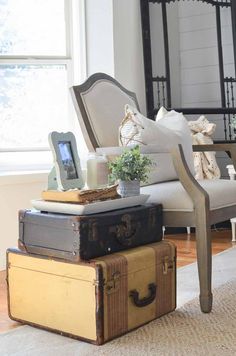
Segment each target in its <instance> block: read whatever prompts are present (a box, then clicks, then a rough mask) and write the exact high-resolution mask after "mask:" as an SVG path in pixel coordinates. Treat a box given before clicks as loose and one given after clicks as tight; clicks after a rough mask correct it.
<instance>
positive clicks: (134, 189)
mask: <svg viewBox="0 0 236 356" xmlns="http://www.w3.org/2000/svg"><path fill="white" fill-rule="evenodd" d="M118 193H119V194H120V195H121V196H122V198H124V197H132V196H134V195H140V181H139V180H131V181H124V180H120V181H119V187H118Z"/></svg>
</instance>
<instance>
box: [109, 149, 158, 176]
mask: <svg viewBox="0 0 236 356" xmlns="http://www.w3.org/2000/svg"><path fill="white" fill-rule="evenodd" d="M152 164H153V163H152V160H151V159H149V158H148V157H147V156H144V155H142V154H141V153H140V148H139V146H135V147H134V148H131V149H130V150H128V149H127V150H125V151H124V153H123V154H122V155H120V156H119V157H117V158H116V159H115V160H114V161H113V162H111V163H109V168H110V170H111V173H110V177H109V178H110V179H111V181H115V180H118V179H119V180H123V181H132V180H139V181H140V182H141V181H142V182H146V181H147V179H148V173H149V172H150V169H151V165H152Z"/></svg>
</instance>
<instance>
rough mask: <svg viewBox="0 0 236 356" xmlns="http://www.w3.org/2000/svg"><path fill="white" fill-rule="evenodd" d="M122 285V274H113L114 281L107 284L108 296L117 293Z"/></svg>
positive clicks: (111, 280)
mask: <svg viewBox="0 0 236 356" xmlns="http://www.w3.org/2000/svg"><path fill="white" fill-rule="evenodd" d="M119 284H120V272H114V273H113V274H112V279H110V280H109V281H107V283H106V291H107V294H111V293H114V292H116V291H117V289H118V287H119Z"/></svg>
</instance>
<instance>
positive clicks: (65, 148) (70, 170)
mask: <svg viewBox="0 0 236 356" xmlns="http://www.w3.org/2000/svg"><path fill="white" fill-rule="evenodd" d="M58 146H59V151H60V156H61V157H60V158H61V161H62V165H63V168H64V170H65V172H66V178H67V179H78V173H77V171H76V167H75V162H74V157H73V152H72V149H71V143H70V142H69V141H59V142H58Z"/></svg>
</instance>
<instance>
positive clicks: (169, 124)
mask: <svg viewBox="0 0 236 356" xmlns="http://www.w3.org/2000/svg"><path fill="white" fill-rule="evenodd" d="M156 123H157V124H158V125H161V126H162V127H165V128H168V129H170V130H173V131H174V132H175V134H176V135H177V136H178V137H179V139H178V143H181V144H182V147H183V151H184V156H185V159H186V162H187V164H188V166H189V169H190V171H191V173H192V174H193V175H194V174H195V170H194V163H193V149H192V135H191V130H190V128H189V125H188V121H187V120H186V119H185V117H184V115H183V114H182V113H179V112H176V111H175V110H171V111H167V110H166V109H165V108H163V107H161V108H160V109H159V111H158V113H157V116H156Z"/></svg>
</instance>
